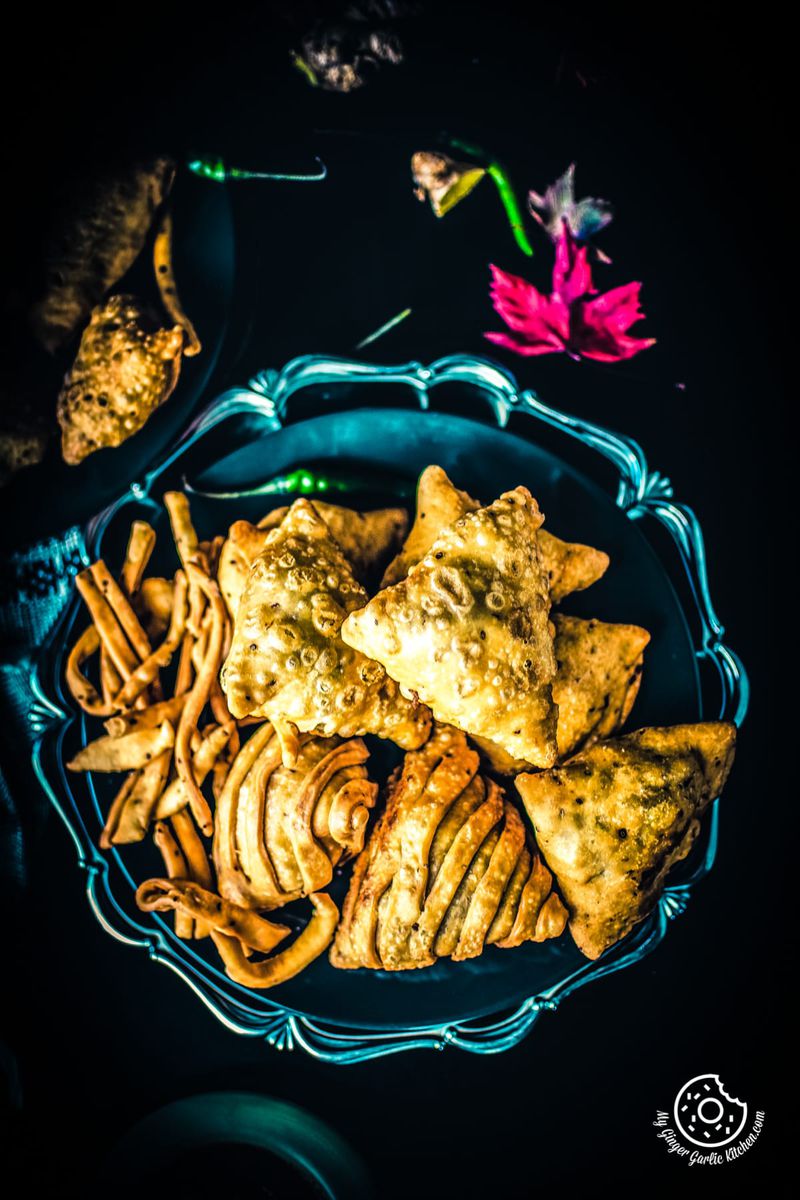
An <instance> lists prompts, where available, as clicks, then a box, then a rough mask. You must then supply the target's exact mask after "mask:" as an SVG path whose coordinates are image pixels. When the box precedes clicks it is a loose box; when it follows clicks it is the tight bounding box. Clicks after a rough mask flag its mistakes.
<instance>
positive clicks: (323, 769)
mask: <svg viewBox="0 0 800 1200" xmlns="http://www.w3.org/2000/svg"><path fill="white" fill-rule="evenodd" d="M367 757H368V751H367V748H366V746H365V745H364V743H363V742H362V741H360V740H353V741H349V742H341V741H340V740H339V739H338V738H316V737H310V736H309V735H304V736H303V737H302V738H301V739H300V743H299V752H298V757H297V761H296V765H295V766H294V767H293V768H288V767H286V766H285V765H283V763H282V755H281V746H280V742H279V739H278V737H277V736H276V735H275V733H274V730H273V729H272V728H271V727H270V726H269V725H267V726H265V727H263V728H262V729H259V730H257V731H256V732H255V733H254V734H253V736H252V737H251V738H250V740H249V741H248V742H247V743H246V744H245V746H244V748H243V749H242V750H240V752H239V754H238V756H237V758H236V759H235V760H234V763H233V765H232V767H231V770H230V774H229V776H228V780H227V781H226V784H225V786H224V788H223V789H222V793H221V795H220V798H219V801H218V804H217V814H216V829H215V835H214V861H215V865H216V868H217V878H218V880H219V887H220V891H221V893H222V895H223V896H226V897H227V898H229V899H230V900H234V901H236V902H238V903H242V904H248V905H251V906H253V907H256V908H277V907H279V906H280V905H282V904H287V903H288V902H289V901H291V900H294V899H297V898H298V897H300V896H302V895H306V894H309V893H310V892H312V891H317V890H319V888H320V887H324V886H325V885H326V884H327V883H329V882H330V880H331V878H332V877H333V868H334V867H335V865H336V864H337V863H338V862H339V861H340V860H341V858H342V857H343V855H344V854H345V853H348V852H349V853H352V852H353V850H356V851H358V850H360V849H361V846H362V845H363V831H364V827H365V825H366V821H367V816H368V812H369V809H370V808H371V807H372V805H373V804H374V801H375V794H376V792H377V785H375V784H373V783H371V782H370V781H369V779H368V778H367V773H366V769H365V767H364V765H363V764H364V763H365V761H366V759H367ZM331 814H335V820H334V821H332V820H331ZM334 828H336V829H338V830H340V831H341V833H342V835H343V840H342V841H339V840H338V839H337V837H336V835H335V833H334Z"/></svg>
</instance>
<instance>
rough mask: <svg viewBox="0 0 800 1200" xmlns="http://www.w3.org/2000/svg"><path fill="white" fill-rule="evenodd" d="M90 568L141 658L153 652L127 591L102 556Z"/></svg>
mask: <svg viewBox="0 0 800 1200" xmlns="http://www.w3.org/2000/svg"><path fill="white" fill-rule="evenodd" d="M89 570H90V571H91V572H92V578H93V579H94V581H95V583H96V584H97V586H98V588H99V589H100V591H101V592H102V594H103V595H104V596H105V598H106V600H107V601H108V604H109V606H110V608H111V611H112V612H113V614H114V616H115V617H116V618H117V621H118V622H119V624H120V627H121V629H122V631H123V633H124V634H125V636H126V637H127V639H128V641H129V642H130V644H131V646H132V647H133V649H134V652H135V653H136V655H137V656H138V658H139V659H140V660H143V659H145V658H147V657H148V656H149V655H150V654H151V653H152V647H151V645H150V640H149V638H148V636H147V634H146V633H145V631H144V630H143V629H142V626H141V624H140V623H139V618H138V617H137V616H136V613H135V612H134V611H133V608H132V607H131V603H130V601H129V600H128V597H127V596H126V595H125V592H124V591H123V590H122V588H121V587H120V585H119V584H118V583H117V581H116V579H115V578H114V576H113V575H112V574H111V572H110V571H109V569H108V567H107V566H106V564H105V563H104V562H103V560H102V558H99V559H98V560H97V562H94V563H92V565H91V567H90V568H89Z"/></svg>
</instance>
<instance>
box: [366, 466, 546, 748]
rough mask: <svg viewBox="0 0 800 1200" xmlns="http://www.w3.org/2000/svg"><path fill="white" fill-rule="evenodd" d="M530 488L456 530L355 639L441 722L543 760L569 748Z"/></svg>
mask: <svg viewBox="0 0 800 1200" xmlns="http://www.w3.org/2000/svg"><path fill="white" fill-rule="evenodd" d="M542 519H543V518H542V514H541V513H540V511H539V507H538V505H537V503H536V501H535V500H534V499H533V497H532V496H531V494H530V492H529V491H528V490H527V488H522V487H520V488H516V489H515V490H514V491H512V492H506V493H505V495H503V496H501V497H500V498H499V499H498V500H495V502H494V503H493V504H490V505H489V506H488V507H487V508H481V509H478V510H476V511H475V512H471V513H466V514H465V515H464V516H463V517H460V518H459V519H458V520H457V521H456V522H455V524H453V525H450V526H448V527H447V528H446V529H444V530H443V531H442V532H441V533H440V535H439V537H438V538H436V540H435V541H434V542H433V544H432V546H431V547H430V549H429V551H428V552H427V554H426V555H425V557H424V558H422V559H421V561H420V562H418V563H417V564H416V566H414V567H413V568H412V569H411V571H410V572H409V574H408V576H407V577H406V578H405V579H403V580H401V582H400V583H396V584H394V585H393V586H392V587H388V588H385V589H384V590H383V591H381V592H379V593H378V594H377V596H375V597H374V598H373V599H372V600H371V601H370V602H369V604H367V605H366V607H360V606H358V607H357V609H356V610H355V611H353V612H351V613H350V615H349V616H348V618H347V620H346V621H345V622H344V625H343V626H342V638H343V639H344V641H345V642H346V643H347V644H348V645H350V646H353V647H354V648H355V649H357V650H360V651H361V652H362V653H363V654H367V655H369V656H370V658H374V659H377V661H378V662H380V663H382V664H383V666H384V667H385V668H386V670H387V671H388V672H389V674H390V675H391V677H392V678H393V679H396V680H397V681H398V683H399V684H400V685H401V687H402V689H403V692H404V694H405V695H408V696H415V697H418V698H419V699H420V700H422V702H423V703H424V704H427V705H428V706H429V707H430V708H431V710H432V712H433V714H434V716H435V717H436V719H437V720H439V721H441V722H443V723H446V724H449V725H455V726H457V727H458V728H459V729H462V730H464V731H465V732H467V733H472V734H477V735H479V736H481V737H485V738H489V739H490V740H491V741H494V742H497V743H498V745H500V746H501V747H502V748H503V749H504V750H505V751H506V753H508V754H510V755H512V756H513V757H515V758H522V759H524V760H525V761H526V762H530V763H533V764H534V765H536V766H541V767H547V766H551V765H552V764H553V763H554V762H555V761H556V757H557V747H556V708H555V705H554V703H553V697H552V684H553V679H554V678H555V673H556V660H555V655H554V653H553V637H552V633H551V628H550V622H549V612H550V596H549V591H548V587H547V580H546V578H545V574H544V571H543V568H542V564H541V561H540V558H539V550H538V544H537V540H536V532H537V530H538V529H539V527H540V525H541V523H542Z"/></svg>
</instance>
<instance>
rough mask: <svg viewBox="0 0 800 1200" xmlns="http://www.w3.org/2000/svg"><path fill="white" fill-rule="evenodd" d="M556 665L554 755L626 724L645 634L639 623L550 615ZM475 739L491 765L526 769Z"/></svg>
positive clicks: (636, 688)
mask: <svg viewBox="0 0 800 1200" xmlns="http://www.w3.org/2000/svg"><path fill="white" fill-rule="evenodd" d="M553 623H554V625H555V629H556V637H555V642H554V648H555V655H556V663H557V668H558V669H557V671H556V677H555V680H554V681H553V699H554V701H555V702H556V704H557V705H558V724H557V727H556V737H557V741H558V757H559V759H563V758H568V757H569V756H570V755H572V754H575V753H576V751H577V750H580V749H587V748H588V747H589V746H591V745H593V743H594V742H597V741H599V740H600V739H601V738H607V737H611V735H612V734H614V733H616V732H617V731H618V730H619V729H621V728H622V726H623V725H624V724H625V721H626V720H627V718H628V715H629V713H630V711H631V709H632V708H633V704H634V701H635V699H636V696H637V694H638V692H639V684H640V683H641V678H642V663H643V661H644V650H645V647H646V646H647V643H648V642H649V641H650V634H649V633H648V632H647V630H646V629H642V628H641V627H640V626H639V625H611V624H609V623H608V622H606V621H596V620H592V621H585V620H583V619H582V618H580V617H566V616H564V615H563V614H562V613H556V614H555V615H554V616H553ZM476 742H477V744H478V746H479V748H480V749H481V751H482V752H483V753H484V754H485V756H486V758H487V759H488V761H489V762H490V763H491V765H492V766H493V767H494V769H495V770H496V771H500V772H501V774H504V775H517V774H519V772H520V771H527V770H529V766H528V764H527V763H525V762H523V761H522V760H521V759H514V758H511V757H510V756H509V755H508V754H506V753H505V752H504V751H503V750H501V749H500V747H499V746H496V745H493V744H492V742H490V741H487V740H486V739H485V738H477V739H476Z"/></svg>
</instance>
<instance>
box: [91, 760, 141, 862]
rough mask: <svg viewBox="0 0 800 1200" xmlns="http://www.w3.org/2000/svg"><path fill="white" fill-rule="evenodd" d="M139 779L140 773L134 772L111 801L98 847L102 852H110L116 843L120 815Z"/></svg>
mask: <svg viewBox="0 0 800 1200" xmlns="http://www.w3.org/2000/svg"><path fill="white" fill-rule="evenodd" d="M138 778H139V772H138V771H132V772H131V773H130V775H128V777H127V778H126V779H125V782H124V783H123V785H122V787H121V788H120V789H119V791H118V792H117V794H116V796H115V797H114V799H113V800H112V801H111V807H110V808H109V810H108V815H107V816H106V823H105V825H104V826H103V831H102V833H101V834H100V838H99V840H98V845H99V846H100V849H101V850H110V849H111V846H112V844H113V841H114V833H115V831H116V828H117V825H118V824H119V819H120V815H121V813H122V810H123V808H124V807H125V804H126V802H127V799H128V797H129V796H130V794H131V792H132V791H133V789H134V787H135V785H136V781H137V779H138Z"/></svg>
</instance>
